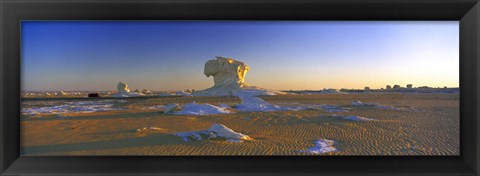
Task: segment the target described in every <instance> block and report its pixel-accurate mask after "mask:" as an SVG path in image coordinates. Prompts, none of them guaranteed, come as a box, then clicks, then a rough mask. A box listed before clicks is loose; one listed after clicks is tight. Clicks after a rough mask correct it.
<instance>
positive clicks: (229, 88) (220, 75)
mask: <svg viewBox="0 0 480 176" xmlns="http://www.w3.org/2000/svg"><path fill="white" fill-rule="evenodd" d="M249 69H250V68H249V67H248V65H247V64H245V63H243V62H240V61H237V60H234V59H231V58H224V57H219V56H217V57H216V59H212V60H209V61H207V63H205V68H204V71H203V72H204V74H205V76H207V77H210V76H213V81H214V85H213V87H211V88H208V89H205V90H201V91H195V92H193V95H197V96H198V95H200V96H226V95H235V94H236V93H237V92H239V91H249V92H252V91H254V92H255V93H256V94H257V95H275V94H277V93H278V92H276V91H272V90H266V89H262V88H258V87H254V86H248V85H247V84H246V83H245V75H246V74H247V72H248V70H249Z"/></svg>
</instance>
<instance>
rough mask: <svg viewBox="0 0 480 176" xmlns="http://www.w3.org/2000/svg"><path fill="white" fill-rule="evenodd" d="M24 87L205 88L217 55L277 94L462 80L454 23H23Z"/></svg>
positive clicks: (248, 79)
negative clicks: (237, 64) (241, 67)
mask: <svg viewBox="0 0 480 176" xmlns="http://www.w3.org/2000/svg"><path fill="white" fill-rule="evenodd" d="M21 25H22V26H21V27H22V39H21V40H22V46H21V47H22V48H21V49H22V89H23V90H24V91H31V90H115V89H116V85H117V83H118V82H119V81H123V82H125V83H127V84H128V85H129V87H130V89H131V90H134V89H144V88H145V89H149V90H180V89H192V88H193V89H197V90H200V89H205V88H209V87H211V86H212V85H213V78H212V77H210V78H207V77H206V76H205V75H203V67H204V64H205V62H206V61H207V60H210V59H214V58H215V56H224V57H230V58H234V59H236V60H239V61H243V62H245V63H246V64H247V65H248V66H249V67H250V71H249V72H248V73H247V76H246V82H247V83H248V84H250V85H254V86H258V87H262V88H268V89H277V90H290V89H293V90H303V89H311V90H318V89H323V88H337V89H340V88H363V87H365V86H369V87H371V88H381V87H385V85H387V84H389V85H394V84H399V85H402V86H405V85H406V84H413V85H414V87H416V86H425V85H427V86H433V87H439V86H440V87H443V86H448V87H458V86H459V24H458V21H429V22H426V21H416V22H400V21H396V22H394V21H391V22H367V21H363V22H362V21H356V22H353V21H351V22H348V21H344V22H331V21H315V22H314V21H311V22H307V21H303V22H302V21H283V22H281V21H277V22H272V21H271V22H267V21H236V22H235V21H143V22H138V21H121V22H119V21H117V22H114V21H24V22H22V24H21Z"/></svg>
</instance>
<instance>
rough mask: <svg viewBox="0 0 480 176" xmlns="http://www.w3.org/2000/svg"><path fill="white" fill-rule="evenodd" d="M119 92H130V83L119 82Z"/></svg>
mask: <svg viewBox="0 0 480 176" xmlns="http://www.w3.org/2000/svg"><path fill="white" fill-rule="evenodd" d="M117 92H118V93H129V92H130V89H129V88H128V85H127V84H125V83H123V82H119V83H118V84H117Z"/></svg>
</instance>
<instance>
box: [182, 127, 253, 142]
mask: <svg viewBox="0 0 480 176" xmlns="http://www.w3.org/2000/svg"><path fill="white" fill-rule="evenodd" d="M175 135H176V136H178V137H181V138H183V140H184V141H200V140H203V137H202V135H203V136H206V137H207V139H213V138H217V137H221V138H224V139H227V141H229V142H242V141H243V140H252V138H251V137H249V136H247V135H245V134H242V133H238V132H235V131H233V130H232V129H230V128H228V127H226V126H225V125H222V124H213V125H212V126H211V127H210V128H209V129H207V130H201V131H191V132H179V133H175Z"/></svg>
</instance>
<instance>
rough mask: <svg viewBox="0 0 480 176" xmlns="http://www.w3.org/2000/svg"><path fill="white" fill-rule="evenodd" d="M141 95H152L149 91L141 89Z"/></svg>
mask: <svg viewBox="0 0 480 176" xmlns="http://www.w3.org/2000/svg"><path fill="white" fill-rule="evenodd" d="M142 93H143V94H146V95H150V94H153V93H152V92H151V91H149V90H147V89H143V90H142Z"/></svg>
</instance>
